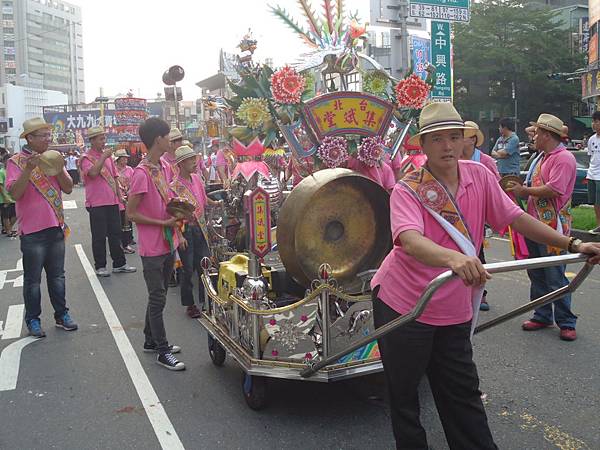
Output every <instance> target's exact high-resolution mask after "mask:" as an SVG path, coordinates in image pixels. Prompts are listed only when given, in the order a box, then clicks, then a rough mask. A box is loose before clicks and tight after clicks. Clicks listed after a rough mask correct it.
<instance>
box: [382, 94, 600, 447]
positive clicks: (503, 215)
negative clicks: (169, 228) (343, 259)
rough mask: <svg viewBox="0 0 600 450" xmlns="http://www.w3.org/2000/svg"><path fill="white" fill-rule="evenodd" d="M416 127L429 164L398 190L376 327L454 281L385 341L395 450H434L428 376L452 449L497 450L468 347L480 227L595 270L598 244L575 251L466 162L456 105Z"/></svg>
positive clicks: (428, 111) (482, 277) (478, 275)
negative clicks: (581, 259) (425, 411)
mask: <svg viewBox="0 0 600 450" xmlns="http://www.w3.org/2000/svg"><path fill="white" fill-rule="evenodd" d="M419 128H420V132H419V134H417V135H416V136H414V137H413V138H411V139H412V140H413V143H417V142H420V144H421V146H422V148H423V151H424V153H425V154H426V155H427V164H426V166H424V167H421V168H419V169H417V170H416V171H414V172H411V173H410V174H408V175H406V176H405V177H404V178H403V179H402V180H401V181H400V182H399V183H398V184H396V187H395V188H394V191H393V192H392V196H391V199H390V209H391V211H390V216H391V229H392V238H393V242H394V247H393V249H392V251H391V252H390V254H389V255H388V256H387V257H386V259H385V260H384V262H383V263H382V265H381V267H380V268H379V270H378V271H377V274H376V275H375V277H374V278H373V280H372V282H371V287H372V289H373V314H374V321H375V326H376V327H381V326H382V325H384V324H386V323H388V322H390V321H392V320H393V319H395V318H397V317H398V316H400V315H403V314H406V313H408V312H410V311H411V310H412V309H413V308H414V306H415V305H416V303H417V301H418V299H419V297H420V295H421V294H422V292H423V290H424V289H425V287H426V286H427V284H428V283H429V282H430V281H431V280H432V279H433V278H435V277H436V276H438V275H439V274H441V273H442V272H444V271H446V270H448V269H451V270H452V271H454V273H456V275H457V276H458V279H456V280H453V281H450V282H449V283H446V284H445V285H444V286H443V287H442V288H441V289H439V290H438V291H437V292H436V294H435V295H434V296H433V298H432V299H431V301H430V302H429V304H428V305H427V307H426V308H425V310H424V312H423V314H422V315H421V316H420V317H419V318H418V319H417V320H416V321H414V322H411V323H409V324H408V325H406V326H404V327H400V328H398V329H396V330H394V331H392V332H391V333H388V334H387V335H385V336H384V337H383V338H381V339H379V348H380V351H381V359H382V362H383V367H384V370H385V375H386V379H387V385H388V389H389V391H390V407H391V417H392V425H393V430H394V436H395V438H396V445H397V448H401V449H426V448H428V446H427V437H426V434H425V430H424V429H423V427H422V426H421V423H420V420H419V396H418V387H419V383H420V381H421V378H422V377H423V376H424V375H427V377H428V378H429V384H430V386H431V391H432V393H433V396H434V399H435V404H436V407H437V409H438V413H439V415H440V418H441V421H442V425H443V427H444V432H445V435H446V439H447V440H448V444H449V447H450V448H453V449H478V450H484V449H495V448H497V447H496V445H495V443H494V441H493V438H492V435H491V432H490V429H489V426H488V423H487V417H486V414H485V410H484V408H483V404H482V401H481V396H480V391H479V378H478V376H477V369H476V367H475V364H474V362H473V355H472V348H471V341H470V336H471V330H472V323H471V322H472V319H473V311H474V310H473V308H474V307H476V306H477V303H478V301H477V300H478V295H479V299H480V295H481V286H482V285H483V284H485V282H486V281H487V280H488V279H490V278H491V276H490V274H489V273H488V272H487V271H486V270H485V269H484V267H483V265H482V264H481V261H479V258H478V257H477V250H478V249H479V248H480V246H481V243H482V240H483V234H482V233H481V232H480V230H483V225H484V223H488V224H490V225H491V226H492V227H494V228H496V229H499V228H503V227H505V226H507V225H509V224H510V225H512V226H513V227H514V228H515V229H516V230H518V231H520V232H521V233H523V234H524V235H526V236H529V237H531V238H534V239H536V240H537V241H539V242H544V243H546V244H550V245H554V246H558V247H561V248H564V249H566V248H567V247H568V248H569V250H570V251H577V252H583V253H589V254H592V255H593V256H592V257H591V258H590V262H591V263H598V262H599V261H600V244H592V243H577V242H575V241H573V240H572V239H569V238H568V237H566V236H563V235H562V234H560V233H558V232H556V231H555V230H553V229H552V228H550V227H548V226H546V225H545V224H543V223H541V222H539V221H537V220H535V219H534V218H533V217H531V216H530V215H528V214H525V213H524V212H523V211H522V210H521V209H520V208H518V207H517V206H516V205H515V203H514V202H513V201H512V200H510V198H509V197H508V196H507V195H506V194H505V193H504V192H503V191H502V189H501V188H500V186H499V185H498V182H497V180H496V178H495V177H494V175H493V174H492V173H491V172H490V171H489V170H487V169H486V168H485V167H483V166H482V165H481V164H477V163H474V162H472V161H460V157H461V156H462V152H463V144H464V135H463V131H464V129H465V128H466V127H465V125H464V123H463V121H462V119H461V117H460V115H459V114H458V112H457V111H456V110H455V109H454V107H453V106H452V104H450V103H431V104H429V105H427V106H425V107H424V108H423V110H422V112H421V117H420V120H419ZM476 231H477V232H476ZM474 287H477V289H476V290H475V289H474ZM475 294H478V295H475Z"/></svg>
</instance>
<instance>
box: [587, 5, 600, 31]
mask: <svg viewBox="0 0 600 450" xmlns="http://www.w3.org/2000/svg"><path fill="white" fill-rule="evenodd" d="M588 11H589V15H590V25H594V24H595V23H596V22H598V21H599V20H600V0H589V2H588Z"/></svg>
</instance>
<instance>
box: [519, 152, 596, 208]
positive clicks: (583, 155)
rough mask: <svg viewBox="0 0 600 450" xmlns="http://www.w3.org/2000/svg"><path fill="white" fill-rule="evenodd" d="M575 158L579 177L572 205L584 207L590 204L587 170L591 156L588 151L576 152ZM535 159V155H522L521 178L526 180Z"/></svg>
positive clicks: (576, 180) (523, 153) (576, 181)
mask: <svg viewBox="0 0 600 450" xmlns="http://www.w3.org/2000/svg"><path fill="white" fill-rule="evenodd" d="M571 153H573V156H574V157H575V162H576V165H577V177H576V179H575V187H574V188H573V195H572V196H571V204H572V205H573V206H578V205H582V204H585V203H587V202H588V195H587V183H588V180H587V178H586V176H587V170H588V167H589V166H590V155H588V153H587V151H586V150H575V151H571ZM534 159H535V154H533V155H531V156H528V155H527V154H526V153H525V152H522V153H521V178H522V179H523V180H525V177H526V176H527V172H528V171H529V168H530V167H531V164H532V163H533V160H534Z"/></svg>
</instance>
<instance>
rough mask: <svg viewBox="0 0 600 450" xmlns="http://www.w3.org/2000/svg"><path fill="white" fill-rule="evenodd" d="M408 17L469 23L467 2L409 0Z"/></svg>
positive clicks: (463, 0) (462, 0)
mask: <svg viewBox="0 0 600 450" xmlns="http://www.w3.org/2000/svg"><path fill="white" fill-rule="evenodd" d="M409 14H410V17H421V18H425V19H432V20H443V21H447V22H469V20H470V19H471V10H470V8H469V0H410V7H409Z"/></svg>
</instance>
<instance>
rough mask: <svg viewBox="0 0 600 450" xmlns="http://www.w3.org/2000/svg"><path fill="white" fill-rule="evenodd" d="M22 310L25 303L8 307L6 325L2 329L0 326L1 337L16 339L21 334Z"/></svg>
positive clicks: (23, 310)
mask: <svg viewBox="0 0 600 450" xmlns="http://www.w3.org/2000/svg"><path fill="white" fill-rule="evenodd" d="M24 312H25V305H23V304H21V305H10V306H9V307H8V314H7V316H6V326H5V327H4V329H2V326H0V335H2V339H17V338H18V337H20V336H21V329H22V328H23V314H24ZM0 323H2V322H0Z"/></svg>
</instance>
